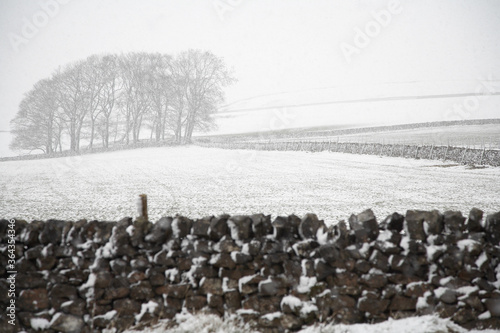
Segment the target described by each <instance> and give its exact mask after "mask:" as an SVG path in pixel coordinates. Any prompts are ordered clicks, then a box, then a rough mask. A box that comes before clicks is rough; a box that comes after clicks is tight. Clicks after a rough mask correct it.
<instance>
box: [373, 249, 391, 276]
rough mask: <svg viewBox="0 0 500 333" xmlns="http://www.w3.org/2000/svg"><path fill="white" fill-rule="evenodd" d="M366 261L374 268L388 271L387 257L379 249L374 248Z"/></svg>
mask: <svg viewBox="0 0 500 333" xmlns="http://www.w3.org/2000/svg"><path fill="white" fill-rule="evenodd" d="M368 261H369V262H370V263H371V264H372V266H373V267H374V268H376V269H379V270H381V271H382V272H388V271H389V258H388V257H387V256H386V255H385V254H383V253H382V252H380V251H379V250H374V251H373V252H372V255H371V256H370V259H369V260H368Z"/></svg>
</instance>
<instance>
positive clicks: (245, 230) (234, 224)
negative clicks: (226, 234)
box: [227, 216, 253, 241]
mask: <svg viewBox="0 0 500 333" xmlns="http://www.w3.org/2000/svg"><path fill="white" fill-rule="evenodd" d="M227 226H228V227H229V231H230V233H231V237H232V238H233V239H234V240H239V241H245V240H248V239H250V238H251V237H252V236H253V232H252V220H251V219H250V218H249V217H248V216H232V217H230V218H229V219H228V220H227Z"/></svg>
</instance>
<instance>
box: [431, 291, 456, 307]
mask: <svg viewBox="0 0 500 333" xmlns="http://www.w3.org/2000/svg"><path fill="white" fill-rule="evenodd" d="M434 295H436V297H437V298H438V299H439V300H440V301H441V302H444V303H447V304H454V303H456V302H457V294H456V292H455V291H453V290H451V289H448V288H443V287H440V288H438V289H436V290H434Z"/></svg>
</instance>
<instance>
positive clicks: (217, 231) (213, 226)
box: [208, 215, 229, 242]
mask: <svg viewBox="0 0 500 333" xmlns="http://www.w3.org/2000/svg"><path fill="white" fill-rule="evenodd" d="M228 218H229V216H228V215H222V216H220V217H214V218H212V220H211V221H210V229H209V233H208V235H209V237H210V239H212V240H213V241H216V242H218V241H219V240H220V239H221V238H222V237H223V236H225V235H228V234H229V228H228V226H227V219H228Z"/></svg>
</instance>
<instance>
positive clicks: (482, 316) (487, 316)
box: [477, 311, 491, 320]
mask: <svg viewBox="0 0 500 333" xmlns="http://www.w3.org/2000/svg"><path fill="white" fill-rule="evenodd" d="M490 318H491V313H490V312H489V311H486V312H483V313H481V314H480V315H479V316H477V319H479V320H486V319H490Z"/></svg>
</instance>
